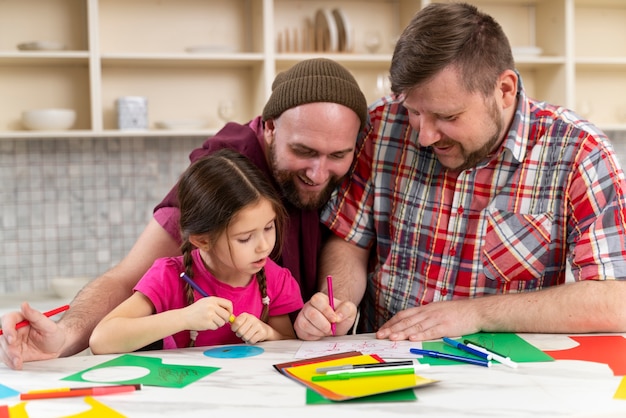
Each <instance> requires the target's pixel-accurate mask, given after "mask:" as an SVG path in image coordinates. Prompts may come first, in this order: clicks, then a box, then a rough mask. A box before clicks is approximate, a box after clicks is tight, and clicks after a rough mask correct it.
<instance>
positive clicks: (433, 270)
mask: <svg viewBox="0 0 626 418" xmlns="http://www.w3.org/2000/svg"><path fill="white" fill-rule="evenodd" d="M391 83H392V90H393V91H394V93H395V95H394V96H393V97H390V98H383V99H382V100H380V101H378V102H377V103H374V104H373V105H372V106H371V107H370V125H369V126H367V127H366V130H365V132H364V135H363V136H362V137H361V138H360V139H359V144H358V147H357V158H356V160H355V164H354V166H353V171H352V175H351V177H350V178H349V179H347V180H346V181H345V182H344V183H343V185H342V187H341V188H340V190H339V192H338V194H337V195H336V196H335V197H334V198H333V199H332V200H331V201H330V203H329V205H328V206H327V207H326V208H325V210H324V212H323V214H322V220H323V222H324V223H325V224H326V225H327V226H328V227H329V228H330V229H331V230H332V231H333V232H334V234H335V236H334V237H332V238H331V239H330V241H329V242H328V243H327V245H326V246H325V248H324V251H323V253H322V260H321V267H320V268H321V272H322V273H323V274H324V275H326V274H331V275H333V280H334V292H335V293H334V295H335V299H336V301H335V307H336V310H335V311H333V310H332V309H330V307H329V303H328V297H327V295H326V293H325V289H324V288H322V291H321V292H320V293H317V294H316V295H314V296H313V298H312V299H311V300H310V301H309V302H308V303H307V304H306V305H305V307H304V309H303V311H302V312H301V313H300V315H299V317H298V319H297V321H296V331H297V333H298V336H299V337H300V338H303V339H317V338H320V337H322V336H325V335H330V323H331V322H336V325H337V334H340V335H341V334H345V333H347V332H348V331H349V330H350V329H351V327H352V326H353V323H354V322H355V317H356V311H357V310H356V305H359V304H360V314H361V315H360V323H359V330H360V331H363V332H372V331H377V334H376V335H377V337H378V338H389V339H391V340H403V339H409V340H413V341H419V340H426V339H436V338H441V337H444V336H459V335H465V334H470V333H474V332H479V331H485V332H546V333H559V332H563V333H568V332H572V333H574V332H610V331H615V332H617V331H619V332H624V331H626V309H624V301H626V282H623V281H622V279H624V278H626V257H625V256H626V199H625V198H624V192H625V191H626V182H625V180H624V174H623V172H622V169H621V168H620V167H619V164H618V162H617V159H616V156H615V153H614V151H613V149H612V147H611V144H610V142H609V140H608V139H607V138H606V136H605V135H604V134H603V133H602V132H601V131H600V130H599V129H598V128H596V127H595V126H593V125H591V124H590V123H589V122H587V121H584V120H581V119H580V117H579V116H578V115H576V114H575V113H573V112H572V111H570V110H567V109H563V108H561V107H558V106H553V105H550V104H546V103H543V102H538V101H536V100H533V99H531V98H529V97H528V96H527V95H526V93H525V91H524V88H523V86H522V82H521V79H520V77H519V75H518V73H517V72H516V71H515V64H514V61H513V56H512V53H511V48H510V46H509V43H508V40H507V38H506V36H505V35H504V33H503V31H502V29H501V27H500V26H499V24H498V23H496V22H495V21H494V20H493V18H491V17H490V16H488V15H485V14H483V13H481V12H479V11H478V10H477V9H476V8H475V7H474V6H471V5H467V4H431V5H429V6H427V7H426V8H425V9H423V10H422V11H420V12H419V13H418V14H417V15H416V16H415V17H414V18H413V20H412V22H411V23H410V24H409V26H408V27H407V28H406V29H405V31H404V33H403V34H402V36H401V37H400V39H399V41H398V44H397V46H396V49H395V52H394V56H393V60H392V64H391ZM568 263H569V266H570V268H571V272H572V273H573V278H574V279H575V280H573V283H566V269H567V265H568ZM324 277H325V276H324Z"/></svg>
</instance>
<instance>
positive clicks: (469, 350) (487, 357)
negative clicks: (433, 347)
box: [443, 337, 493, 360]
mask: <svg viewBox="0 0 626 418" xmlns="http://www.w3.org/2000/svg"><path fill="white" fill-rule="evenodd" d="M443 342H444V343H446V344H448V345H451V346H452V347H455V348H458V349H459V350H461V351H465V352H466V353H469V354H473V355H475V356H476V357H480V358H482V359H485V360H491V359H492V357H493V356H492V355H491V353H485V352H484V351H480V350H476V349H474V348H472V347H468V346H467V345H465V344H462V343H460V342H458V341H455V340H453V339H452V338H448V337H443Z"/></svg>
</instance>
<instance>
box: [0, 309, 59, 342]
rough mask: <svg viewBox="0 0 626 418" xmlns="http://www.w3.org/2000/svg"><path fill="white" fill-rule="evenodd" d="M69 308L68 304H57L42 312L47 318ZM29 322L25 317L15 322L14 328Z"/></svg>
mask: <svg viewBox="0 0 626 418" xmlns="http://www.w3.org/2000/svg"><path fill="white" fill-rule="evenodd" d="M69 308H70V305H63V306H59V307H58V308H56V309H53V310H51V311H48V312H44V313H43V314H44V315H45V316H47V317H48V318H49V317H51V316H54V315H56V314H59V313H61V312H65V311H67V310H68V309H69ZM29 324H30V322H28V321H27V320H26V319H25V320H23V321H20V322H18V323H17V324H15V329H20V328H22V327H25V326H26V325H29ZM0 335H2V330H1V329H0Z"/></svg>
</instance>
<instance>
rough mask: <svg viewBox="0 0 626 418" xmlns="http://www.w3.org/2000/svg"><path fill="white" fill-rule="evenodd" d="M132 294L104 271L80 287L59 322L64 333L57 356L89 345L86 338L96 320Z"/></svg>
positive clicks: (75, 351)
mask: <svg viewBox="0 0 626 418" xmlns="http://www.w3.org/2000/svg"><path fill="white" fill-rule="evenodd" d="M131 294H132V289H129V288H128V286H125V285H123V284H121V283H119V282H118V281H116V280H114V279H113V278H111V277H107V274H106V273H105V274H104V275H102V276H100V277H98V278H97V279H95V280H94V281H93V282H91V283H89V284H88V285H87V286H86V287H85V288H83V289H82V290H81V291H80V292H79V293H78V294H77V295H76V296H75V297H74V300H73V301H72V302H71V303H70V309H69V310H68V311H67V312H66V313H65V314H64V315H63V317H62V318H61V320H60V321H59V323H58V325H59V327H61V328H63V330H64V333H65V343H64V345H63V351H62V352H61V357H66V356H71V355H74V354H77V353H80V352H81V351H83V350H84V349H86V348H87V347H89V337H90V336H91V332H92V331H93V329H94V328H95V327H96V325H97V324H98V322H100V320H101V319H102V318H103V317H104V316H105V315H106V314H108V313H109V312H110V311H111V310H113V308H115V307H116V306H117V305H119V304H120V303H121V302H122V301H124V300H125V299H126V298H128V297H129V296H130V295H131Z"/></svg>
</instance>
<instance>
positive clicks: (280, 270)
mask: <svg viewBox="0 0 626 418" xmlns="http://www.w3.org/2000/svg"><path fill="white" fill-rule="evenodd" d="M265 275H266V276H267V277H268V278H270V277H272V278H274V277H281V278H290V277H291V278H293V275H292V274H291V271H290V270H289V269H288V268H287V267H282V266H279V265H278V264H276V262H275V261H273V260H269V259H268V260H267V263H266V264H265Z"/></svg>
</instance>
